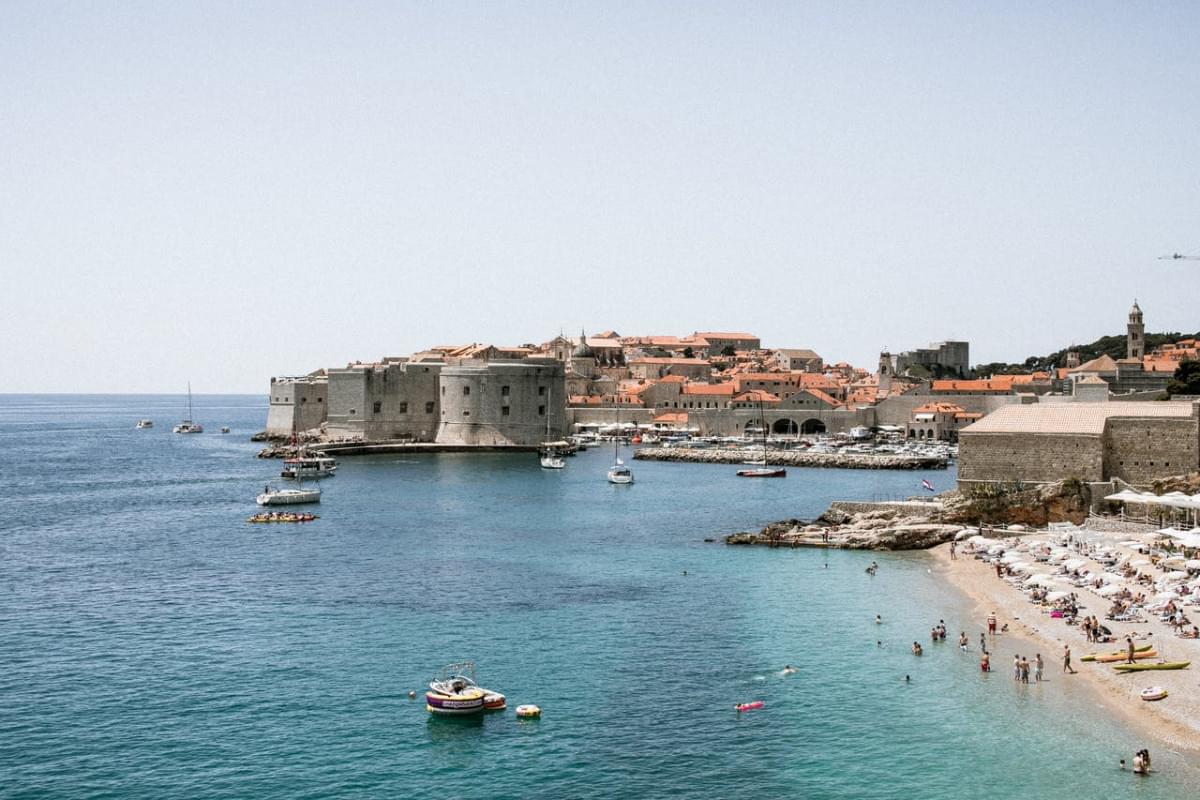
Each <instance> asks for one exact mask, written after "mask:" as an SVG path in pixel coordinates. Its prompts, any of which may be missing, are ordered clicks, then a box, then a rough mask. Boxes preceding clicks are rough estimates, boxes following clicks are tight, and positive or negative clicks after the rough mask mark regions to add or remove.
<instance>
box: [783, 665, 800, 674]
mask: <svg viewBox="0 0 1200 800" xmlns="http://www.w3.org/2000/svg"><path fill="white" fill-rule="evenodd" d="M794 672H796V668H795V667H793V666H792V665H791V664H785V665H784V667H783V669H781V670H780V671H779V674H780V675H791V674H792V673H794Z"/></svg>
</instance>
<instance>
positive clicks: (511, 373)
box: [437, 360, 566, 447]
mask: <svg viewBox="0 0 1200 800" xmlns="http://www.w3.org/2000/svg"><path fill="white" fill-rule="evenodd" d="M439 391H440V394H441V398H440V399H441V412H442V416H441V425H440V427H439V429H438V435H437V442H438V444H449V445H478V446H496V447H504V446H511V445H518V446H526V447H528V446H536V445H538V444H540V443H541V442H543V441H545V440H546V422H547V420H549V422H550V438H552V439H557V438H560V437H561V436H562V435H563V434H564V429H565V427H566V413H565V408H566V397H564V395H563V392H564V391H565V384H564V372H563V366H562V364H560V363H557V362H554V361H552V360H546V361H488V362H475V363H464V364H461V365H456V366H446V367H443V368H442V374H441V387H440V389H439Z"/></svg>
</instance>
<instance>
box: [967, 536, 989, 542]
mask: <svg viewBox="0 0 1200 800" xmlns="http://www.w3.org/2000/svg"><path fill="white" fill-rule="evenodd" d="M968 541H969V542H970V543H971V544H987V543H988V542H990V541H992V540H991V539H989V538H988V537H986V536H981V535H980V534H975V535H974V536H972V537H971V538H970V539H969V540H968Z"/></svg>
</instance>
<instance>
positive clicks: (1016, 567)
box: [1008, 561, 1029, 574]
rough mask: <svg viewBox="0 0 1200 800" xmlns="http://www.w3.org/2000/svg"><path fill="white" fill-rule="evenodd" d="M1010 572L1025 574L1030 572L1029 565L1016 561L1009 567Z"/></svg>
mask: <svg viewBox="0 0 1200 800" xmlns="http://www.w3.org/2000/svg"><path fill="white" fill-rule="evenodd" d="M1008 571H1009V572H1015V573H1017V574H1022V573H1025V572H1029V565H1028V564H1026V563H1025V562H1024V561H1014V562H1013V563H1011V564H1009V565H1008Z"/></svg>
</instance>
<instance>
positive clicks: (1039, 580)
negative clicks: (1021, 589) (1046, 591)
mask: <svg viewBox="0 0 1200 800" xmlns="http://www.w3.org/2000/svg"><path fill="white" fill-rule="evenodd" d="M1025 585H1026V586H1056V585H1058V579H1057V578H1055V577H1053V576H1052V575H1046V574H1041V575H1032V576H1030V577H1029V578H1028V579H1026V581H1025Z"/></svg>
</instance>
